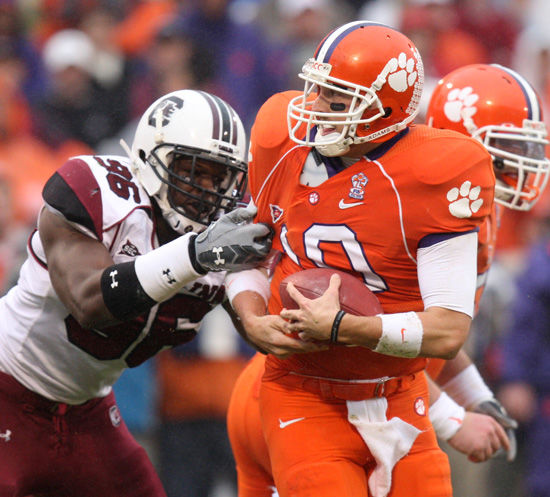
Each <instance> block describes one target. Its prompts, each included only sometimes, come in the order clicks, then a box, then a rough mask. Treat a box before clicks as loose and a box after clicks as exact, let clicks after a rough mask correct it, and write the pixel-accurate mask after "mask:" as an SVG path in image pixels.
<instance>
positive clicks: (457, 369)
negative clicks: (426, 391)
mask: <svg viewBox="0 0 550 497" xmlns="http://www.w3.org/2000/svg"><path fill="white" fill-rule="evenodd" d="M471 364H472V360H471V359H470V358H469V357H468V355H467V354H466V352H464V350H462V349H461V350H460V351H459V352H458V354H457V355H456V357H455V358H454V359H451V360H449V361H446V362H445V364H444V366H443V368H442V369H441V372H440V373H439V375H438V376H437V378H434V380H435V381H436V382H437V383H438V384H440V385H444V384H445V383H447V382H448V381H449V380H450V379H451V378H454V377H455V376H456V375H457V374H459V373H461V372H462V371H464V370H465V369H466V368H467V367H468V366H470V365H471Z"/></svg>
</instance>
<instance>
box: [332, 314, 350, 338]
mask: <svg viewBox="0 0 550 497" xmlns="http://www.w3.org/2000/svg"><path fill="white" fill-rule="evenodd" d="M345 313H346V311H343V310H342V309H340V310H339V311H338V312H337V313H336V317H335V318H334V321H333V323H332V330H331V331H330V343H336V342H338V329H339V328H340V322H341V321H342V318H343V317H344V314H345Z"/></svg>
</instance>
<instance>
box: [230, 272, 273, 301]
mask: <svg viewBox="0 0 550 497" xmlns="http://www.w3.org/2000/svg"><path fill="white" fill-rule="evenodd" d="M244 291H250V292H256V293H259V294H260V295H261V297H262V298H263V299H264V302H265V303H266V305H267V301H268V300H269V295H270V291H269V280H268V279H267V277H266V276H265V274H264V273H262V272H261V271H260V270H259V269H247V270H246V271H239V272H238V273H228V274H227V276H226V277H225V294H226V295H227V298H228V299H229V303H230V304H231V307H233V299H234V298H235V296H236V295H237V294H239V293H241V292H244Z"/></svg>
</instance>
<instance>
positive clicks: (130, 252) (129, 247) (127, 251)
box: [119, 240, 141, 257]
mask: <svg viewBox="0 0 550 497" xmlns="http://www.w3.org/2000/svg"><path fill="white" fill-rule="evenodd" d="M119 254H121V255H127V256H129V257H137V256H138V255H141V252H140V251H139V250H138V248H137V247H136V246H135V245H134V244H133V243H132V242H131V241H130V240H126V242H125V243H124V245H123V246H122V248H121V249H120V252H119Z"/></svg>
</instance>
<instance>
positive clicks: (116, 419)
mask: <svg viewBox="0 0 550 497" xmlns="http://www.w3.org/2000/svg"><path fill="white" fill-rule="evenodd" d="M109 417H110V418H111V423H113V426H114V427H115V428H116V427H118V426H120V423H121V421H122V417H121V416H120V411H119V410H118V407H117V406H111V407H110V408H109Z"/></svg>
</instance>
